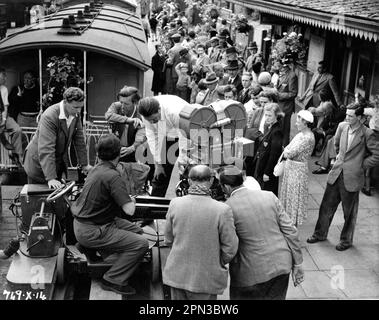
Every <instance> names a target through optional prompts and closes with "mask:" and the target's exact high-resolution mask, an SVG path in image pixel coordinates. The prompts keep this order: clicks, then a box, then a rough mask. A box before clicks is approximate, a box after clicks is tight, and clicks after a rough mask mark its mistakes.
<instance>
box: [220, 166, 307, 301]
mask: <svg viewBox="0 0 379 320" xmlns="http://www.w3.org/2000/svg"><path fill="white" fill-rule="evenodd" d="M220 183H221V186H222V188H223V190H224V192H225V193H226V195H227V196H228V197H229V198H228V200H227V201H226V204H227V205H229V206H230V207H231V208H232V212H233V217H234V223H235V226H236V232H237V236H238V239H239V245H238V251H237V254H236V256H235V257H234V258H233V260H232V261H231V262H230V263H229V268H230V269H229V270H230V299H231V300H256V299H259V300H284V299H285V298H286V294H287V288H288V281H289V275H290V273H291V271H292V278H293V282H294V285H295V286H297V285H299V284H300V283H301V282H302V281H303V280H304V271H303V269H302V266H301V264H302V262H303V256H302V253H301V243H300V240H299V237H298V231H297V229H296V227H294V226H293V225H292V221H291V219H290V218H289V216H288V215H287V214H286V212H285V210H284V208H283V206H282V204H281V203H280V201H279V199H278V198H277V197H276V196H275V195H274V194H273V193H272V192H269V191H261V190H249V189H248V188H247V187H245V186H243V172H242V170H240V169H238V168H237V167H236V166H226V167H223V168H221V170H220Z"/></svg>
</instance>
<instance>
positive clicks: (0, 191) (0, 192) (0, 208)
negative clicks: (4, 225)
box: [0, 175, 3, 222]
mask: <svg viewBox="0 0 379 320" xmlns="http://www.w3.org/2000/svg"><path fill="white" fill-rule="evenodd" d="M2 185H3V177H2V175H0V222H1V218H2V217H3V188H2Z"/></svg>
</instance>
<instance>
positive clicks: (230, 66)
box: [225, 60, 239, 70]
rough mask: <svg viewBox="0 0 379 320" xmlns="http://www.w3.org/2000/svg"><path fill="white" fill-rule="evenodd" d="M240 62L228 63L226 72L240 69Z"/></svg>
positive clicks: (231, 61) (232, 61)
mask: <svg viewBox="0 0 379 320" xmlns="http://www.w3.org/2000/svg"><path fill="white" fill-rule="evenodd" d="M238 68H239V66H238V61H237V60H230V61H228V65H227V66H226V68H225V69H226V70H236V69H238Z"/></svg>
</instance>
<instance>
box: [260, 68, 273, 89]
mask: <svg viewBox="0 0 379 320" xmlns="http://www.w3.org/2000/svg"><path fill="white" fill-rule="evenodd" d="M270 82H271V75H270V73H269V72H267V71H263V72H261V73H260V74H259V76H258V83H259V84H260V85H261V86H267V85H269V84H270Z"/></svg>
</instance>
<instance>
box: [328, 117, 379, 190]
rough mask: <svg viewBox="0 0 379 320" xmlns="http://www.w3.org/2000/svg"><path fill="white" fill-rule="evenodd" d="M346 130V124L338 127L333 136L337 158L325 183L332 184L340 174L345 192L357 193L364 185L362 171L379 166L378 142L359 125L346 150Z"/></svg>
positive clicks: (343, 123) (369, 132)
mask: <svg viewBox="0 0 379 320" xmlns="http://www.w3.org/2000/svg"><path fill="white" fill-rule="evenodd" d="M348 128H349V124H348V123H347V122H341V123H340V124H339V125H338V128H337V131H336V134H335V136H334V145H335V148H336V152H337V158H336V162H335V163H334V165H333V167H332V169H331V170H330V172H329V175H328V180H327V183H329V184H334V183H335V182H336V180H337V178H338V177H339V175H340V174H341V172H342V173H343V181H344V184H345V188H346V190H347V191H349V192H357V191H359V190H360V189H362V188H363V185H364V171H363V169H364V168H369V167H374V166H377V165H379V141H378V140H377V139H375V136H374V135H373V131H372V130H371V129H369V128H367V127H366V126H364V125H363V124H361V125H360V127H359V128H358V129H357V131H356V133H355V136H354V138H353V141H352V142H351V144H350V146H349V149H347V139H348Z"/></svg>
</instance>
